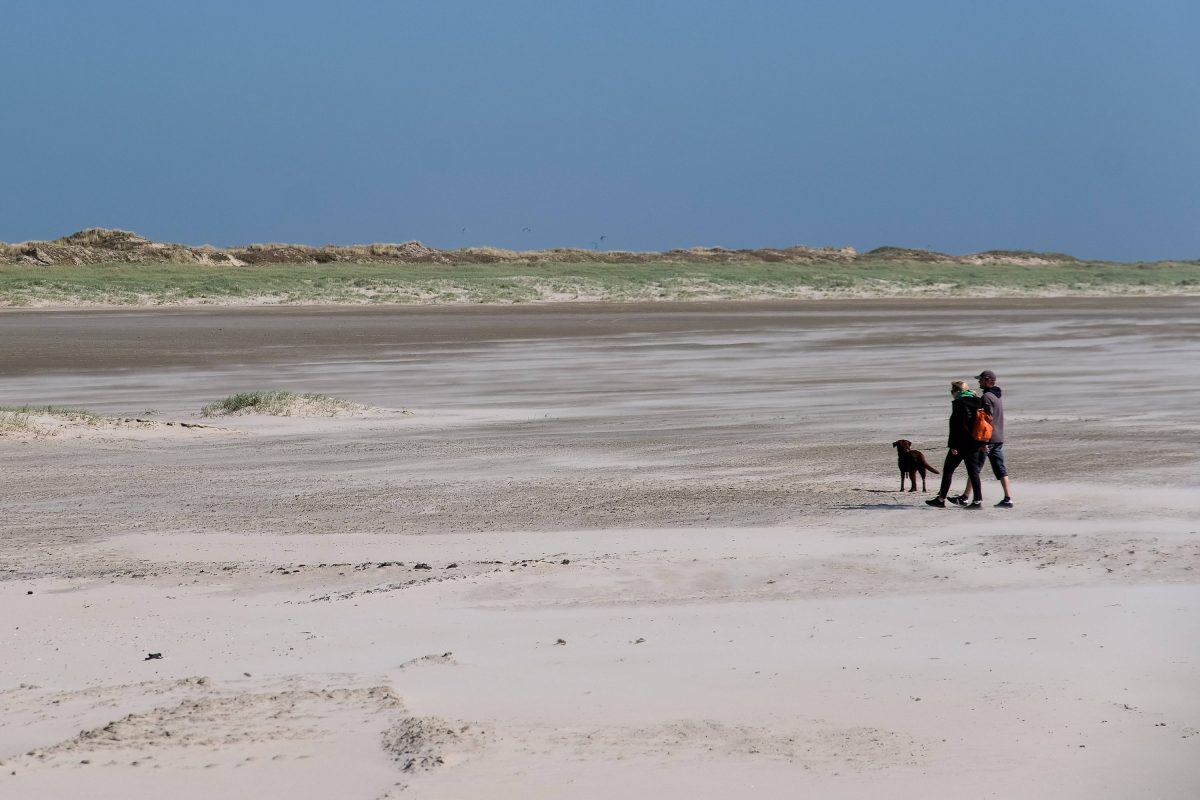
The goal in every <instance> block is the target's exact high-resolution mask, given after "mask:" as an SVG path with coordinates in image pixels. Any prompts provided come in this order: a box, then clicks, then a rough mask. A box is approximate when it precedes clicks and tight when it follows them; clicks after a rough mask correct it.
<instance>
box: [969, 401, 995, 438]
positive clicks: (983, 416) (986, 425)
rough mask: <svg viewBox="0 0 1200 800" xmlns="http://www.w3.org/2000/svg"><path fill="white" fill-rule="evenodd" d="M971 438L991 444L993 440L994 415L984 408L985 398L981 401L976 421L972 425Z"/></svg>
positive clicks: (976, 413)
mask: <svg viewBox="0 0 1200 800" xmlns="http://www.w3.org/2000/svg"><path fill="white" fill-rule="evenodd" d="M971 438H972V439H974V440H975V441H977V442H989V441H991V439H992V415H991V414H989V413H988V412H987V409H986V408H984V407H983V398H980V400H979V409H978V410H976V412H975V421H974V422H972V423H971Z"/></svg>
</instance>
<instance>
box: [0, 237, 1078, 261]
mask: <svg viewBox="0 0 1200 800" xmlns="http://www.w3.org/2000/svg"><path fill="white" fill-rule="evenodd" d="M860 260H861V261H871V262H881V261H902V262H924V263H942V264H954V263H958V264H1021V265H1037V264H1064V263H1076V262H1078V259H1076V258H1075V257H1073V256H1070V255H1066V254H1065V253H1039V252H1034V251H1028V250H989V251H985V252H981V253H974V254H970V255H964V256H955V255H948V254H946V253H938V252H934V251H931V250H916V249H910V248H903V247H880V248H876V249H875V250H871V251H869V252H866V253H859V252H858V251H856V250H855V249H854V248H853V247H803V246H799V245H797V246H793V247H784V248H759V249H727V248H723V247H694V248H688V249H676V250H667V251H663V252H629V251H623V250H584V249H575V248H553V249H549V250H526V251H515V250H503V249H500V248H495V247H469V248H464V249H461V250H439V249H437V248H434V247H429V246H427V245H424V244H421V243H420V242H415V241H414V242H401V243H398V244H362V245H323V246H320V247H313V246H309V245H296V244H249V245H245V246H242V247H229V248H217V247H211V246H209V245H203V246H199V247H194V246H191V245H184V244H173V243H165V242H154V241H151V240H149V239H147V238H145V237H144V236H139V235H138V234H136V233H132V232H130V231H123V230H112V229H107V228H88V229H87V230H82V231H79V232H78V233H73V234H71V235H70V236H64V237H62V238H60V239H55V240H53V241H45V242H38V241H30V242H21V243H19V244H4V243H0V264H26V265H42V266H55V265H66V264H73V265H83V264H108V263H145V264H211V265H214V266H243V265H248V264H329V263H336V262H346V263H357V264H363V263H378V264H446V265H453V264H500V263H513V264H533V263H541V262H553V263H559V264H564V263H566V264H570V263H589V264H596V263H610V264H645V263H654V262H664V263H666V262H688V263H693V264H696V263H714V264H733V263H785V264H819V263H843V264H844V263H851V262H855V261H860Z"/></svg>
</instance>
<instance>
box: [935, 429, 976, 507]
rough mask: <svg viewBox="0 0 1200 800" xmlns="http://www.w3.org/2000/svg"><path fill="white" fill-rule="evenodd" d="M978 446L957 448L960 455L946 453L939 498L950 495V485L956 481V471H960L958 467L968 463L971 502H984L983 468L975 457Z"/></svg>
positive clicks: (970, 445)
mask: <svg viewBox="0 0 1200 800" xmlns="http://www.w3.org/2000/svg"><path fill="white" fill-rule="evenodd" d="M978 447H979V445H978V444H974V443H972V444H968V445H964V446H963V447H958V448H955V449H956V450H957V452H958V455H955V454H954V453H951V452H950V451H949V450H947V451H946V461H945V463H943V464H942V488H940V489H938V497H946V496H947V495H948V494H950V483H951V481H953V480H954V470H956V469H958V465H959V464H962V463H963V462H966V465H967V477H968V478H970V479H971V500H972V502H975V503H978V502H980V501H982V500H983V489H982V488H981V487H980V485H979V468H980V467H982V466H983V464H981V463H980V461H979V459H978V458H976V457H975V449H976V448H978Z"/></svg>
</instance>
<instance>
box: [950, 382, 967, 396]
mask: <svg viewBox="0 0 1200 800" xmlns="http://www.w3.org/2000/svg"><path fill="white" fill-rule="evenodd" d="M970 388H971V384H969V383H967V382H966V381H955V382H954V383H952V384H950V391H952V392H954V393H955V394H958V393H959V392H961V391H964V390H966V389H970Z"/></svg>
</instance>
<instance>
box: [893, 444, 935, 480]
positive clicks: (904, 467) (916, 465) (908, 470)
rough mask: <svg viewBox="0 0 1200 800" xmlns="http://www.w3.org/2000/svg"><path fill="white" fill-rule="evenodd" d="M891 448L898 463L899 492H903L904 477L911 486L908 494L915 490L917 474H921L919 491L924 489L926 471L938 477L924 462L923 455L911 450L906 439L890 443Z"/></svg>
mask: <svg viewBox="0 0 1200 800" xmlns="http://www.w3.org/2000/svg"><path fill="white" fill-rule="evenodd" d="M892 447H894V448H896V456H897V459H898V460H899V462H900V491H902V492H903V491H904V476H905V475H907V476H908V482H909V483H910V484H911V485H912V488H911V489H909V491H910V492H915V491H916V490H917V473H918V472H919V473H921V491H922V492H924V491H926V489H925V472H926V471H927V470H928V471H929V472H932V473H933V474H934V475H940V474H941V473H940V472H938V471H937V470H936V469H934V468H933V467H931V466H929V462H928V461H926V460H925V454H924V453H922V452H921V451H920V450H913V449H912V442H910V441H909V440H908V439H897V440H896V441H894V442H892Z"/></svg>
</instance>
